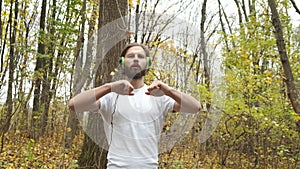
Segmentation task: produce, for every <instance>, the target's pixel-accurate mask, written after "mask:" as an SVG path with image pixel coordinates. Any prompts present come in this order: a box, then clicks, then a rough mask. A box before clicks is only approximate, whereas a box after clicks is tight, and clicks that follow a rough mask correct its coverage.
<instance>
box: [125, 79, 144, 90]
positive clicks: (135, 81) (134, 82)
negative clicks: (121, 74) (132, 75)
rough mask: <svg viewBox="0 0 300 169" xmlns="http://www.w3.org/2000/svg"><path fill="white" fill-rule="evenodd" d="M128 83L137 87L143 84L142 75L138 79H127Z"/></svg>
mask: <svg viewBox="0 0 300 169" xmlns="http://www.w3.org/2000/svg"><path fill="white" fill-rule="evenodd" d="M127 80H128V81H129V82H130V84H131V85H132V86H133V87H134V88H135V89H139V88H141V87H143V86H144V77H141V78H139V79H127Z"/></svg>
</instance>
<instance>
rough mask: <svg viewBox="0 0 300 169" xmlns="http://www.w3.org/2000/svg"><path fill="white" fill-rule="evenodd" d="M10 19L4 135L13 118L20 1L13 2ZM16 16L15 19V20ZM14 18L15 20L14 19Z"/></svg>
mask: <svg viewBox="0 0 300 169" xmlns="http://www.w3.org/2000/svg"><path fill="white" fill-rule="evenodd" d="M13 5H15V10H14V15H13V13H12V11H13ZM10 10H11V12H10V17H9V25H10V31H9V32H10V33H9V34H10V37H9V39H10V44H9V47H10V50H9V72H8V89H7V98H6V103H5V105H6V106H5V107H7V113H6V123H5V127H4V133H5V132H7V131H8V129H9V126H10V121H11V118H12V116H13V105H14V103H13V85H12V84H13V82H14V81H15V79H14V72H15V69H16V65H17V63H16V62H17V61H16V56H15V45H16V31H17V20H18V1H11V8H10ZM13 16H14V18H13ZM12 18H13V19H12Z"/></svg>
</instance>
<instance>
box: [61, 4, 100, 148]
mask: <svg viewBox="0 0 300 169" xmlns="http://www.w3.org/2000/svg"><path fill="white" fill-rule="evenodd" d="M95 6H97V3H96V4H94V7H95ZM94 7H93V11H94ZM93 16H94V15H93ZM93 16H92V17H91V20H92V21H93V20H94V17H93ZM85 24H86V0H84V1H83V2H82V9H81V28H80V32H79V35H78V38H77V47H76V52H75V62H74V64H75V63H76V65H73V67H75V77H74V79H75V82H74V83H73V87H72V90H73V92H72V93H73V94H74V95H77V94H78V93H80V91H81V88H82V87H83V85H84V84H82V83H80V82H78V80H79V79H81V80H82V78H79V77H80V76H81V77H84V78H85V77H86V76H82V69H81V67H83V61H82V59H83V58H82V57H81V55H80V53H81V49H82V48H83V42H84V32H85ZM94 24H95V22H92V24H91V25H89V26H90V30H94V26H95V25H94ZM91 32H92V31H91ZM90 34H92V33H89V37H88V39H90ZM88 46H90V45H89V44H88ZM87 51H89V49H88V50H87ZM87 57H89V55H88V56H87ZM88 59H89V58H87V60H86V62H88ZM71 97H72V95H71ZM78 124H79V121H78V119H77V114H76V112H73V111H72V112H70V114H69V117H68V122H67V127H66V128H67V129H71V130H68V131H69V132H67V133H66V136H65V137H66V138H65V140H66V142H65V146H66V147H67V148H69V147H71V146H72V143H73V139H74V137H75V135H76V132H77V129H78Z"/></svg>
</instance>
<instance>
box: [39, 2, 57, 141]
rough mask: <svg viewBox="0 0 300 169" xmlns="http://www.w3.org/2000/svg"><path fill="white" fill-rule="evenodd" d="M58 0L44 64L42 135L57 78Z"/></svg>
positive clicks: (54, 8)
mask: <svg viewBox="0 0 300 169" xmlns="http://www.w3.org/2000/svg"><path fill="white" fill-rule="evenodd" d="M56 8H57V7H56V0H53V1H52V7H51V8H50V9H51V18H50V19H51V21H52V22H51V25H49V26H48V27H49V33H50V36H51V38H50V43H49V44H50V45H49V50H48V52H47V53H48V54H49V57H46V58H45V66H44V76H43V83H42V92H41V93H42V95H41V101H42V104H41V108H42V110H41V112H42V115H41V122H40V127H39V128H40V131H39V136H42V135H44V134H45V132H46V127H47V123H48V116H49V108H50V102H51V99H52V95H53V92H54V91H51V90H50V88H51V84H52V81H53V80H55V75H54V74H53V72H52V71H53V70H52V69H53V59H54V55H55V46H56V45H55V39H54V37H55V19H56V18H55V17H56Z"/></svg>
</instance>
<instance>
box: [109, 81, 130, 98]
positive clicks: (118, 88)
mask: <svg viewBox="0 0 300 169" xmlns="http://www.w3.org/2000/svg"><path fill="white" fill-rule="evenodd" d="M110 87H111V92H115V93H117V94H120V95H134V93H133V89H134V87H133V86H132V85H131V84H130V83H129V82H128V81H127V80H119V81H116V82H112V83H110Z"/></svg>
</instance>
